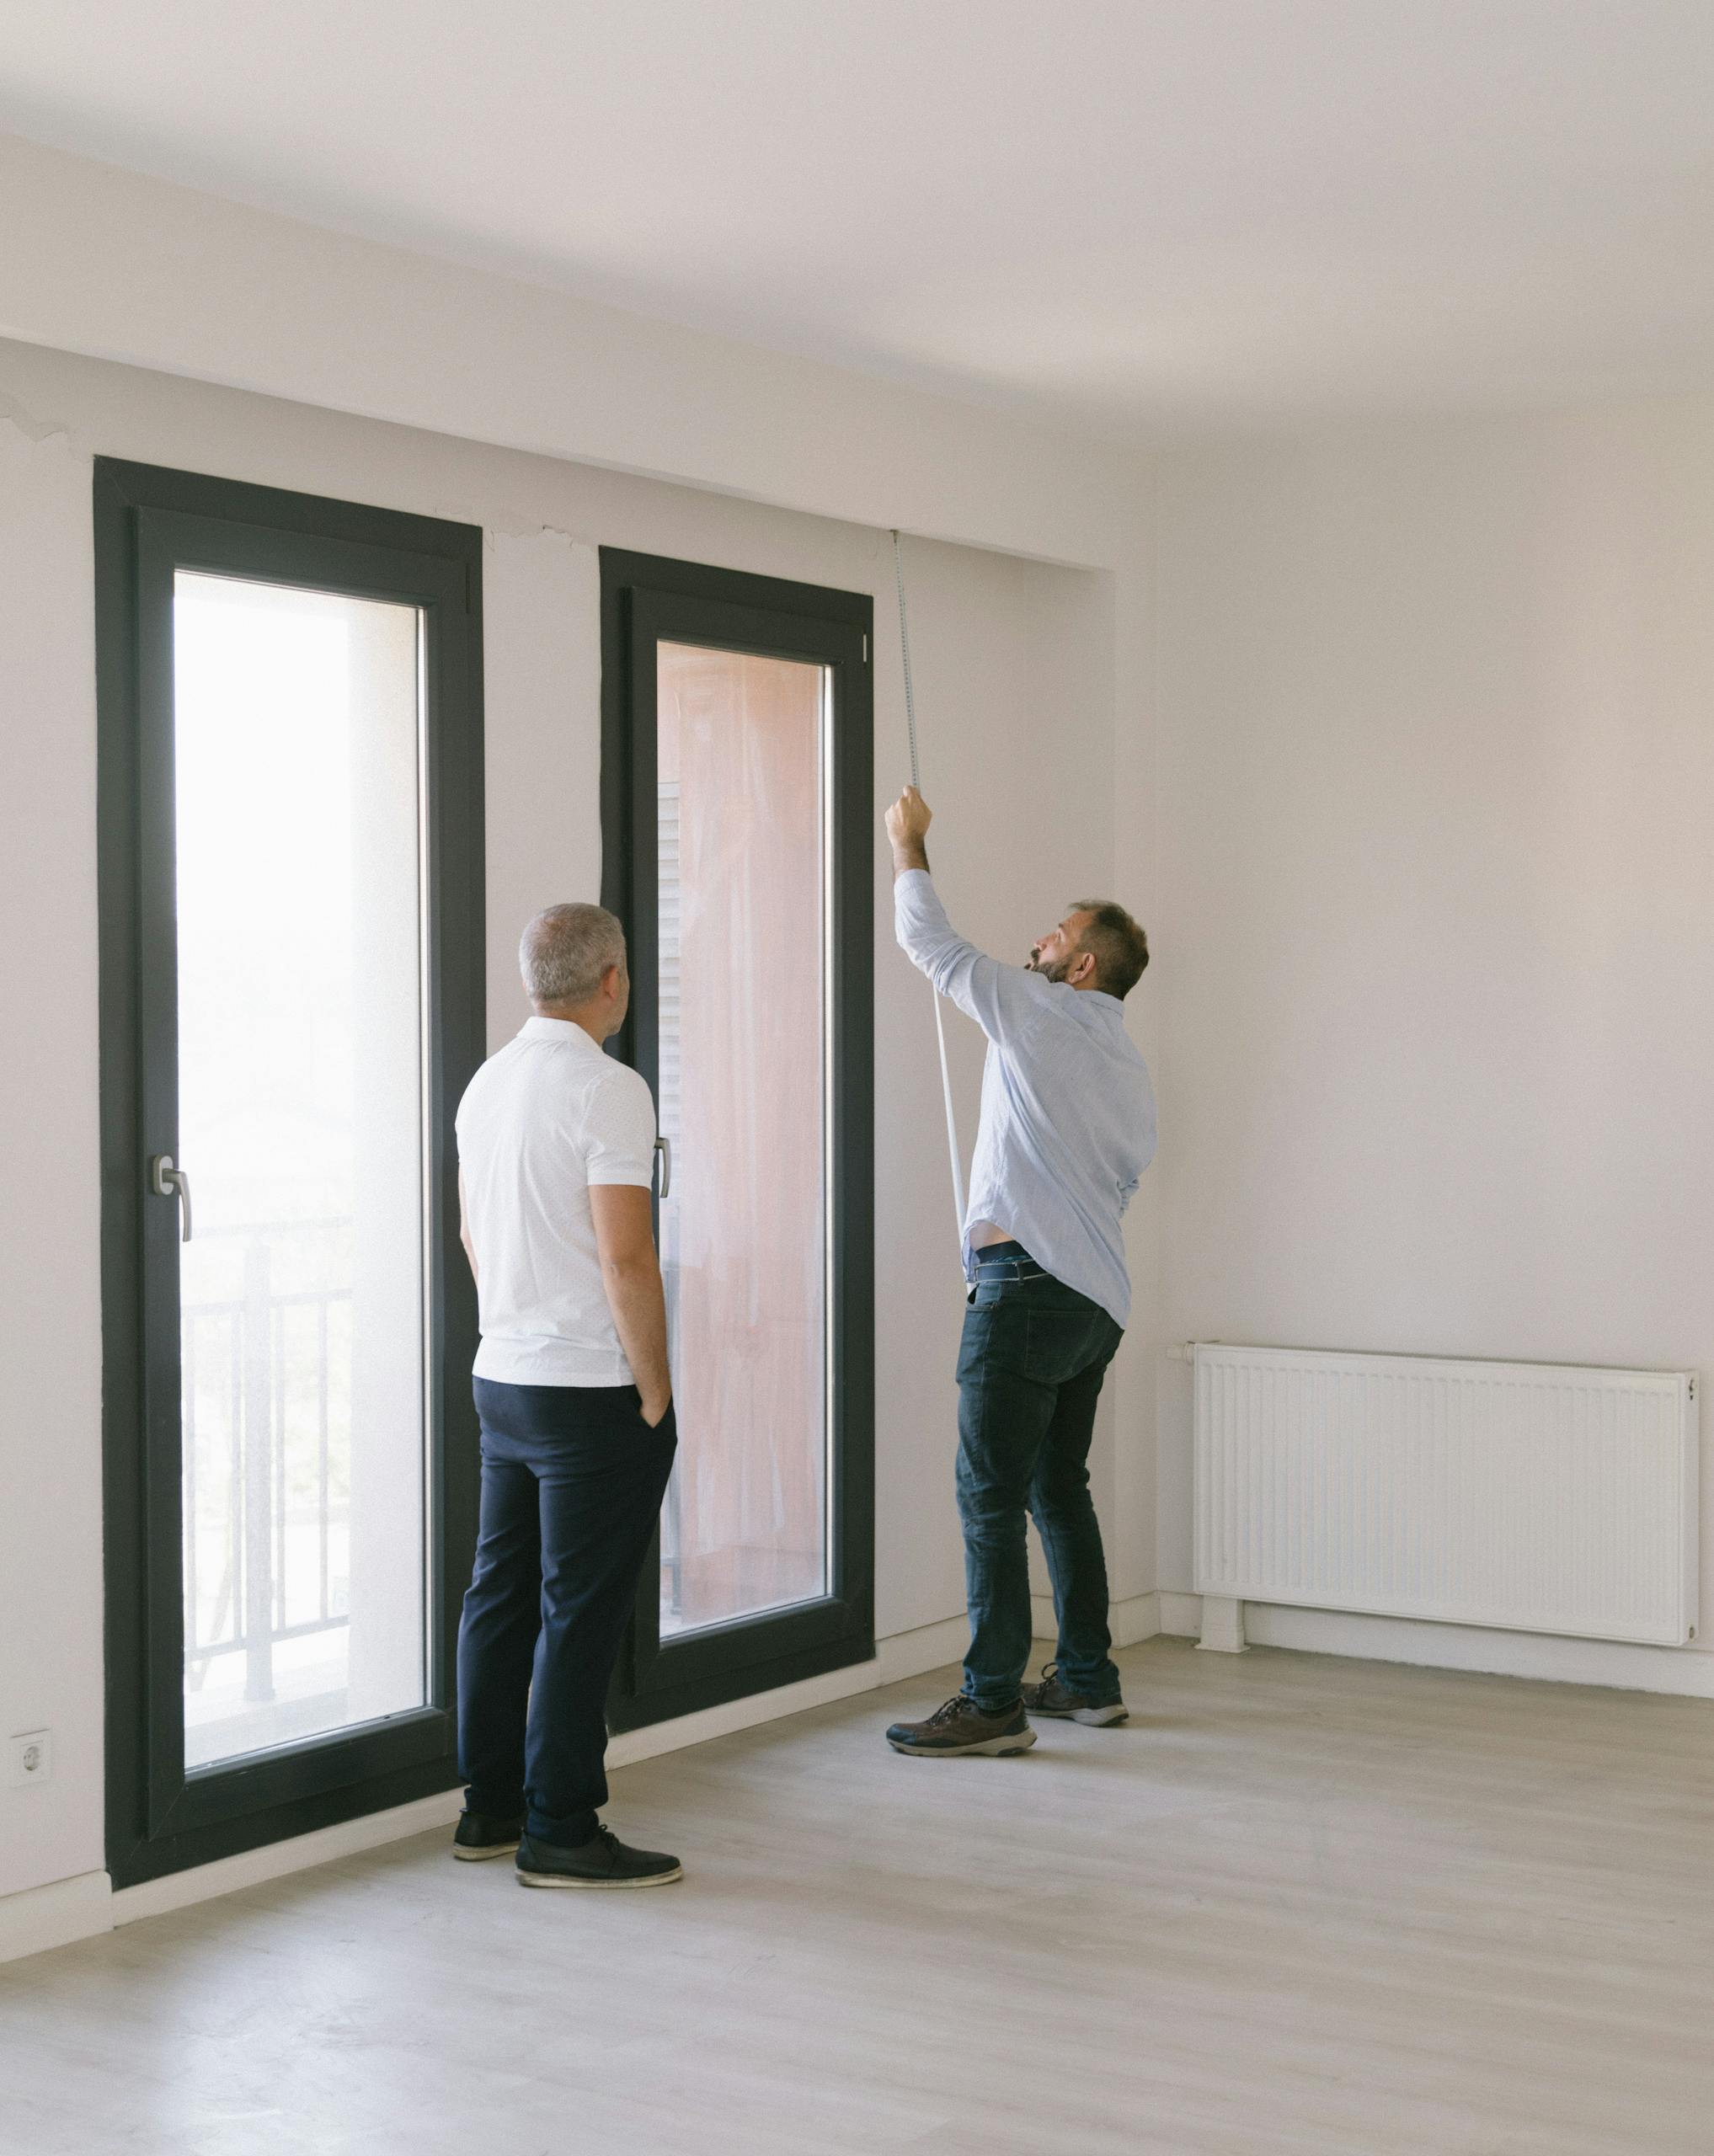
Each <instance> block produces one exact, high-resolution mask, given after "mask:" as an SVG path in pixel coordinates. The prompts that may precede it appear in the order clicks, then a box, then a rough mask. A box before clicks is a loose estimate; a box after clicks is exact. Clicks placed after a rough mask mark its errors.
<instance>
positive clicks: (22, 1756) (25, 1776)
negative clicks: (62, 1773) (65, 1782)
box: [6, 1729, 54, 1789]
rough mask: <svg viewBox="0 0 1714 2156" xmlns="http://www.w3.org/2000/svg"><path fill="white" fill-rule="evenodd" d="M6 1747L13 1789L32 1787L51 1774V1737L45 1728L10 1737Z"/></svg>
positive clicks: (52, 1760) (52, 1751)
mask: <svg viewBox="0 0 1714 2156" xmlns="http://www.w3.org/2000/svg"><path fill="white" fill-rule="evenodd" d="M6 1748H7V1751H8V1754H9V1755H10V1758H11V1764H12V1776H11V1780H12V1786H13V1789H30V1788H33V1787H34V1786H35V1784H36V1783H37V1782H45V1781H46V1780H48V1779H49V1778H50V1776H51V1774H52V1773H53V1765H54V1747H53V1738H52V1737H51V1734H50V1733H49V1732H47V1731H46V1730H45V1729H29V1730H26V1731H25V1732H24V1735H23V1736H22V1737H12V1738H10V1739H9V1740H8V1743H7V1747H6Z"/></svg>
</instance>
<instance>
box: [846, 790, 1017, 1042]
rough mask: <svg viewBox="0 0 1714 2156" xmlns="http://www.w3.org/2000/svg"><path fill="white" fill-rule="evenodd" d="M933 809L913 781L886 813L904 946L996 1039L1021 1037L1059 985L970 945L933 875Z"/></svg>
mask: <svg viewBox="0 0 1714 2156" xmlns="http://www.w3.org/2000/svg"><path fill="white" fill-rule="evenodd" d="M931 822H932V811H931V810H930V809H929V806H928V803H926V801H925V800H924V799H923V798H922V796H921V794H920V793H919V792H917V791H916V787H907V788H906V789H905V792H903V793H902V794H900V797H899V798H898V800H897V801H895V802H894V804H893V806H892V807H891V808H890V809H889V810H888V811H887V835H888V837H889V839H890V840H891V841H892V845H893V921H894V931H895V932H896V934H897V936H898V938H899V944H900V949H901V950H902V951H903V952H904V953H905V956H906V957H907V958H909V959H910V962H911V963H912V964H913V965H915V966H918V967H920V968H921V970H922V971H923V972H924V973H926V974H927V975H928V978H929V979H931V980H932V982H933V983H934V985H935V987H936V988H937V990H939V992H940V993H941V994H942V995H945V996H948V997H950V998H951V1000H952V1001H953V1002H954V1003H956V1004H957V1005H958V1008H959V1010H960V1011H964V1013H965V1015H966V1016H967V1017H971V1018H974V1020H975V1022H976V1023H977V1024H978V1025H979V1026H980V1027H981V1028H982V1031H983V1032H984V1033H986V1034H987V1036H988V1038H989V1039H990V1040H991V1041H1004V1040H1006V1039H1007V1038H1008V1037H1010V1038H1016V1037H1017V1034H1019V1033H1022V1032H1023V1030H1024V1029H1025V1027H1028V1026H1029V1025H1031V1024H1032V1023H1033V1022H1034V1020H1035V1019H1036V1018H1037V1017H1039V1015H1040V1013H1041V1011H1042V1010H1043V1009H1044V1006H1046V1004H1047V1003H1048V1001H1049V999H1050V998H1051V996H1052V994H1053V990H1052V989H1051V987H1050V986H1049V984H1048V983H1047V982H1046V981H1045V980H1044V979H1042V978H1041V976H1040V975H1039V974H1033V973H1032V972H1031V971H1030V970H1029V969H1028V967H1026V966H1007V965H1002V964H1001V962H1000V960H999V959H998V958H990V957H988V955H987V954H986V953H985V952H982V951H979V950H978V949H977V948H976V947H975V945H974V943H967V942H965V941H964V937H962V936H959V935H958V934H957V933H956V932H955V931H954V930H953V926H952V923H951V922H950V921H948V919H947V917H946V909H945V908H944V907H943V906H942V904H941V902H940V896H939V894H938V893H937V891H936V889H935V888H934V883H933V879H932V877H931V876H930V874H929V873H928V853H927V848H926V841H927V837H928V826H929V825H930V823H931Z"/></svg>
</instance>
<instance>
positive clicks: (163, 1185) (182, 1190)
mask: <svg viewBox="0 0 1714 2156" xmlns="http://www.w3.org/2000/svg"><path fill="white" fill-rule="evenodd" d="M149 1188H150V1189H151V1190H152V1192H153V1193H154V1194H155V1196H156V1197H157V1198H177V1199H178V1201H179V1215H180V1218H181V1219H182V1220H183V1222H184V1230H183V1233H182V1234H181V1235H179V1241H180V1242H185V1243H188V1242H189V1241H190V1177H189V1176H187V1175H186V1174H185V1173H184V1170H183V1169H182V1168H175V1167H174V1165H173V1155H171V1154H170V1153H158V1154H156V1155H155V1157H154V1159H153V1160H152V1161H150V1162H149Z"/></svg>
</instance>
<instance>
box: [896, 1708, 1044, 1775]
mask: <svg viewBox="0 0 1714 2156" xmlns="http://www.w3.org/2000/svg"><path fill="white" fill-rule="evenodd" d="M887 1742H888V1743H889V1744H890V1745H891V1746H892V1748H893V1749H894V1751H895V1752H908V1753H910V1754H911V1756H912V1757H913V1758H918V1759H956V1758H963V1757H964V1756H966V1755H969V1754H975V1753H985V1754H986V1755H987V1756H988V1757H989V1758H1004V1757H1005V1756H1006V1755H1007V1753H1009V1752H1028V1749H1029V1748H1030V1746H1031V1745H1032V1744H1033V1743H1034V1742H1035V1732H1034V1731H1033V1729H1032V1728H1031V1727H1030V1726H1029V1724H1028V1721H1025V1719H1024V1714H1023V1708H1022V1707H1021V1706H1017V1707H1007V1709H1006V1710H1005V1711H1004V1712H1003V1713H1001V1714H997V1715H985V1714H984V1713H983V1712H982V1710H981V1709H980V1707H979V1706H978V1705H976V1702H975V1701H974V1700H968V1699H966V1698H965V1696H964V1694H963V1693H962V1692H960V1693H959V1694H958V1695H957V1696H956V1698H954V1699H950V1700H948V1701H947V1703H946V1705H944V1706H943V1707H937V1708H936V1710H935V1711H934V1712H933V1713H932V1715H931V1716H929V1717H928V1720H927V1721H895V1722H894V1725H893V1726H892V1727H891V1728H890V1729H889V1731H888V1732H887Z"/></svg>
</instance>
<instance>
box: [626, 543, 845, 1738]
mask: <svg viewBox="0 0 1714 2156" xmlns="http://www.w3.org/2000/svg"><path fill="white" fill-rule="evenodd" d="M873 632H874V601H873V599H872V598H871V597H870V596H869V595H868V593H866V592H862V593H859V592H850V591H836V590H828V589H826V588H825V587H822V586H820V585H815V584H794V583H790V582H787V581H785V580H783V579H779V578H776V577H763V576H752V575H749V574H745V573H743V572H740V571H739V570H735V569H724V568H710V567H708V566H707V565H705V564H702V563H692V562H678V561H669V560H665V559H663V558H660V557H658V556H655V555H649V554H637V553H630V552H623V551H622V550H620V549H618V548H615V547H602V549H601V833H602V876H601V902H602V904H603V905H606V907H607V908H608V909H609V910H610V911H611V912H613V913H616V914H617V915H618V916H619V918H620V920H621V921H622V922H623V923H624V925H625V930H626V935H627V941H628V943H629V947H630V955H631V972H632V977H633V995H632V999H631V1010H630V1014H629V1016H628V1017H627V1020H626V1023H625V1027H624V1029H623V1030H622V1033H620V1034H619V1035H618V1037H617V1038H616V1039H615V1040H614V1041H613V1042H611V1043H609V1049H610V1052H611V1053H613V1054H617V1055H618V1056H619V1057H620V1058H621V1059H622V1060H623V1061H625V1062H627V1063H629V1064H631V1065H633V1067H634V1068H635V1069H637V1070H641V1071H642V1073H643V1076H644V1077H645V1078H646V1079H647V1080H648V1081H649V1088H650V1091H655V1090H656V1082H657V1079H658V1075H659V1073H658V1068H657V1041H656V1011H657V1001H656V965H657V951H656V919H655V885H654V870H655V862H656V840H657V826H656V816H657V803H656V797H655V787H654V768H655V761H654V760H655V724H656V704H655V696H656V685H655V661H654V653H655V648H656V646H657V644H658V643H659V642H660V641H663V640H665V641H668V642H683V643H692V644H698V643H700V644H704V645H711V646H714V647H717V648H725V649H728V650H739V651H746V652H756V653H760V654H764V655H766V656H768V657H772V658H782V659H803V660H809V661H811V662H814V663H815V664H820V665H824V666H825V667H827V668H828V669H829V670H830V676H831V681H832V696H833V713H832V726H831V743H830V763H829V772H830V782H831V785H832V789H833V798H832V803H831V814H830V821H829V829H830V837H831V846H832V859H831V861H830V862H829V864H828V881H827V894H828V902H829V905H830V910H831V916H832V917H831V921H830V924H829V926H830V935H829V938H828V946H827V947H828V948H829V950H830V953H831V959H832V979H831V980H830V982H829V983H828V992H829V995H830V1000H831V1054H830V1070H829V1076H830V1082H831V1085H832V1088H833V1101H832V1117H831V1159H830V1162H829V1176H828V1193H827V1194H828V1203H829V1220H828V1234H829V1239H830V1251H831V1259H832V1264H831V1274H832V1286H831V1307H830V1309H829V1310H828V1313H827V1319H828V1326H827V1341H828V1353H829V1356H830V1364H831V1381H830V1385H829V1390H828V1397H829V1401H830V1417H831V1427H830V1432H829V1437H830V1445H829V1462H828V1475H829V1488H830V1497H831V1505H830V1513H831V1520H832V1534H831V1536H830V1547H829V1550H828V1556H829V1562H830V1574H831V1578H830V1593H827V1594H826V1595H825V1596H823V1597H821V1598H818V1599H816V1600H814V1601H813V1602H808V1603H801V1604H794V1605H793V1606H791V1607H789V1608H788V1609H784V1610H782V1611H778V1612H775V1613H765V1614H762V1615H761V1616H759V1617H756V1618H751V1619H744V1620H736V1621H734V1622H733V1623H730V1624H727V1625H717V1626H710V1627H708V1628H707V1629H706V1630H698V1631H696V1632H693V1633H691V1634H689V1635H687V1636H684V1637H681V1638H675V1639H669V1640H667V1641H662V1639H661V1637H660V1631H659V1598H660V1566H659V1539H658V1534H657V1540H656V1543H655V1545H654V1552H653V1555H652V1556H651V1559H650V1561H649V1563H648V1564H647V1565H646V1566H645V1567H644V1569H643V1574H642V1576H641V1577H640V1579H639V1581H638V1592H637V1603H636V1608H635V1610H634V1613H633V1619H632V1623H631V1628H630V1634H629V1638H628V1641H627V1650H626V1652H625V1653H624V1654H623V1655H622V1657H621V1658H620V1662H619V1667H618V1669H617V1673H616V1674H615V1678H614V1684H613V1692H612V1696H611V1701H610V1705H609V1710H608V1720H609V1722H610V1724H611V1726H612V1727H613V1728H615V1729H632V1728H637V1727H639V1726H643V1725H644V1724H646V1723H649V1722H655V1721H666V1720H668V1719H670V1718H671V1717H673V1716H678V1715H683V1714H688V1713H691V1712H693V1711H694V1710H697V1709H699V1708H702V1707H710V1706H717V1705H723V1704H724V1702H726V1701H728V1700H736V1699H743V1698H747V1697H749V1696H750V1694H754V1693H757V1692H764V1691H770V1690H772V1689H774V1688H776V1687H777V1686H779V1685H782V1684H793V1683H796V1682H798V1680H799V1679H801V1678H806V1677H814V1676H820V1675H821V1674H822V1673H824V1672H825V1671H828V1670H832V1669H841V1668H848V1667H849V1666H851V1665H852V1664H853V1663H856V1662H868V1661H870V1660H873V1656H874V1652H875V1643H874V830H873V805H874V804H873V794H874V692H873V662H872V659H871V657H870V653H871V650H872V647H873ZM656 1224H657V1231H658V1228H659V1203H658V1201H657V1204H656Z"/></svg>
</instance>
